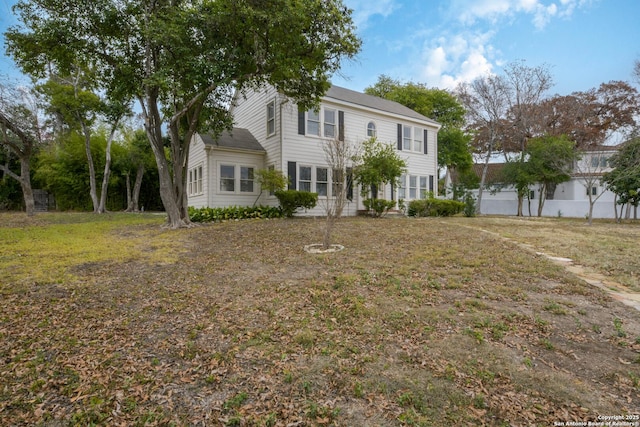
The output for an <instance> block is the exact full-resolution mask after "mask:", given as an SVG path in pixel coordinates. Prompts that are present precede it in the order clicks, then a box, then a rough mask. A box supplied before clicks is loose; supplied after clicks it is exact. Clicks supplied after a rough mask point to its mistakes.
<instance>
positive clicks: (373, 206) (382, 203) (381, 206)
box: [362, 199, 396, 217]
mask: <svg viewBox="0 0 640 427" xmlns="http://www.w3.org/2000/svg"><path fill="white" fill-rule="evenodd" d="M362 204H363V205H364V207H365V208H367V210H368V211H370V212H372V213H373V216H375V217H381V216H382V215H384V214H386V213H387V211H388V210H389V209H392V208H393V207H394V206H395V204H396V202H394V201H393V200H385V199H365V200H363V202H362Z"/></svg>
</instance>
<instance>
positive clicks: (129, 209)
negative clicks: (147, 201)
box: [124, 171, 133, 212]
mask: <svg viewBox="0 0 640 427" xmlns="http://www.w3.org/2000/svg"><path fill="white" fill-rule="evenodd" d="M124 182H125V184H126V186H127V209H126V210H125V212H133V199H132V197H131V174H130V173H129V171H127V172H126V173H125V174H124Z"/></svg>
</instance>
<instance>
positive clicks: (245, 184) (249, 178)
mask: <svg viewBox="0 0 640 427" xmlns="http://www.w3.org/2000/svg"><path fill="white" fill-rule="evenodd" d="M240 192H241V193H253V168H251V167H248V166H240Z"/></svg>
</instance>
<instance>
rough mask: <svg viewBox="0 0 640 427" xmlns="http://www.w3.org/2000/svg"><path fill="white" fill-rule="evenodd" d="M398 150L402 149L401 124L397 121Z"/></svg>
mask: <svg viewBox="0 0 640 427" xmlns="http://www.w3.org/2000/svg"><path fill="white" fill-rule="evenodd" d="M398 150H399V151H402V124H401V123H398Z"/></svg>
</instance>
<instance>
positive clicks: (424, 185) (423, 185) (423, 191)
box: [418, 176, 428, 199]
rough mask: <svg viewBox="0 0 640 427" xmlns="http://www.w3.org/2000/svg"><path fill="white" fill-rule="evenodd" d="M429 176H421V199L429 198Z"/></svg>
mask: <svg viewBox="0 0 640 427" xmlns="http://www.w3.org/2000/svg"><path fill="white" fill-rule="evenodd" d="M427 191H428V190H427V177H426V176H421V177H420V194H419V195H418V197H419V198H420V199H426V198H427Z"/></svg>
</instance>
